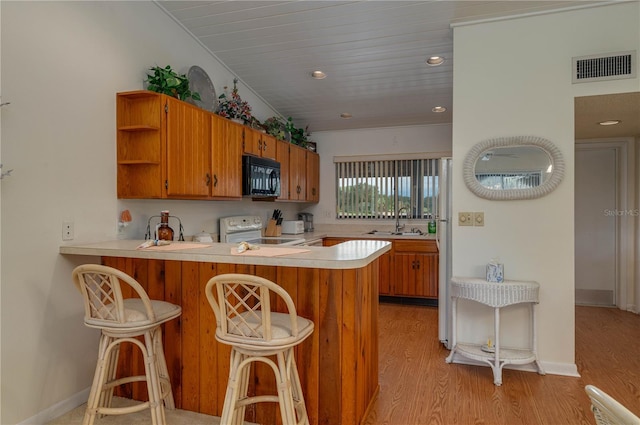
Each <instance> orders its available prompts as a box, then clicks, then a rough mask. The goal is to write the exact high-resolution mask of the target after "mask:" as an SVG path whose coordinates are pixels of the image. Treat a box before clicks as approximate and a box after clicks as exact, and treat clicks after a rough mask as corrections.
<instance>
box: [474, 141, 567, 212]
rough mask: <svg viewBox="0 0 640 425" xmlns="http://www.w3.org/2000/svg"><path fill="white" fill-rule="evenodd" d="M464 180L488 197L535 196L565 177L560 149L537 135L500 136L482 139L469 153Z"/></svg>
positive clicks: (481, 194) (549, 189)
mask: <svg viewBox="0 0 640 425" xmlns="http://www.w3.org/2000/svg"><path fill="white" fill-rule="evenodd" d="M463 173H464V182H465V184H466V185H467V187H468V188H469V190H471V191H472V192H473V193H475V194H476V195H477V196H479V197H481V198H485V199H492V200H512V199H534V198H539V197H541V196H544V195H546V194H548V193H550V192H551V191H553V190H554V189H555V188H556V187H557V186H558V184H560V182H561V181H562V178H563V177H564V160H563V158H562V154H561V153H560V150H559V149H558V148H557V147H556V146H555V145H554V144H553V143H552V142H550V141H549V140H547V139H543V138H541V137H535V136H514V137H500V138H496V139H489V140H485V141H483V142H480V143H478V144H476V145H475V146H473V147H472V148H471V150H470V151H469V153H468V154H467V156H466V158H465V160H464V165H463Z"/></svg>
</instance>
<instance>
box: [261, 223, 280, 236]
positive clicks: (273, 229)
mask: <svg viewBox="0 0 640 425" xmlns="http://www.w3.org/2000/svg"><path fill="white" fill-rule="evenodd" d="M264 235H265V236H281V235H282V226H278V225H276V221H275V220H274V219H269V222H268V223H267V228H266V229H264Z"/></svg>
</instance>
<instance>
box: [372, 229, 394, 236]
mask: <svg viewBox="0 0 640 425" xmlns="http://www.w3.org/2000/svg"><path fill="white" fill-rule="evenodd" d="M395 234H396V233H395V232H389V231H385V230H372V231H370V232H367V235H384V236H391V235H395Z"/></svg>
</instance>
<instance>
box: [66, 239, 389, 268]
mask: <svg viewBox="0 0 640 425" xmlns="http://www.w3.org/2000/svg"><path fill="white" fill-rule="evenodd" d="M306 235H309V236H310V235H311V234H309V233H307V234H305V238H306V239H307V240H311V239H310V238H308V237H306ZM297 236H300V235H297ZM325 236H326V235H325ZM321 237H322V236H318V237H315V238H314V239H318V238H321ZM142 242H144V241H142V240H113V241H106V242H98V243H87V244H75V245H62V246H60V253H61V254H65V255H85V256H100V257H125V258H147V259H157V260H176V261H195V262H203V263H226V264H251V265H266V266H284V267H303V268H321V269H355V268H361V267H364V266H366V265H367V264H369V263H370V262H372V261H373V260H375V259H376V258H378V257H379V256H380V255H382V254H384V253H385V252H387V251H389V250H390V249H391V243H390V242H386V241H381V240H376V239H371V240H369V239H366V240H365V239H362V240H353V241H348V242H344V243H341V244H337V245H334V246H331V247H321V246H295V247H293V246H288V247H286V248H300V249H305V250H308V252H304V253H297V254H288V255H282V256H275V257H262V256H243V255H242V254H240V255H232V254H231V249H232V248H234V247H236V246H237V244H231V243H213V244H202V245H203V247H202V248H193V249H183V250H162V251H156V250H152V249H136V247H137V246H138V245H140V244H141V243H142ZM180 243H181V242H172V244H175V245H179V244H180ZM184 243H190V244H192V242H184ZM206 245H208V246H206ZM170 246H171V245H170Z"/></svg>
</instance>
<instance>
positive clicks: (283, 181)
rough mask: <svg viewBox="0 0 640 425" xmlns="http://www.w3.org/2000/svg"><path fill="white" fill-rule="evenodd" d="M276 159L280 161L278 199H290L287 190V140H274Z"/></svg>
mask: <svg viewBox="0 0 640 425" xmlns="http://www.w3.org/2000/svg"><path fill="white" fill-rule="evenodd" d="M275 144H276V161H278V162H279V163H280V196H278V199H279V200H281V201H286V200H288V199H290V194H289V193H290V192H289V187H290V186H289V142H285V141H282V140H276V141H275Z"/></svg>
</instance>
